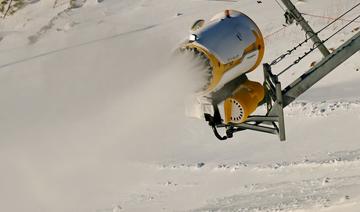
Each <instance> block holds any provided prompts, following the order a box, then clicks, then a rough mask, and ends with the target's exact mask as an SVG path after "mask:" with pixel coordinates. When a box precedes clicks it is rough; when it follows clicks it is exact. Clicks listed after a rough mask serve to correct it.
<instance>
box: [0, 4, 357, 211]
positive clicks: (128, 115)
mask: <svg viewBox="0 0 360 212" xmlns="http://www.w3.org/2000/svg"><path fill="white" fill-rule="evenodd" d="M59 2H60V3H59V4H57V5H56V6H55V7H54V1H52V0H41V1H33V3H32V4H29V5H27V6H26V7H25V8H23V9H21V10H19V11H18V12H17V13H15V14H14V15H13V16H8V17H7V18H6V19H5V20H2V21H1V23H0V30H1V32H0V37H1V39H0V40H1V41H0V103H1V104H0V105H1V110H0V170H1V178H0V179H1V181H0V199H1V204H0V210H1V211H19V212H20V211H29V212H36V211H52V212H67V211H76V212H81V211H86V212H88V211H98V212H108V211H109V212H110V211H116V212H118V211H280V210H285V211H359V210H360V131H359V130H358V126H359V122H360V95H359V93H360V87H359V83H358V82H359V81H360V71H359V68H360V60H359V53H357V54H355V55H354V56H353V57H352V58H351V59H350V60H349V61H347V62H346V63H344V64H343V65H341V66H340V67H339V68H338V69H337V70H336V71H334V72H333V73H331V74H330V75H329V76H327V77H326V78H325V79H324V80H322V81H321V82H319V83H318V84H317V85H316V86H315V87H314V88H312V89H310V90H309V91H308V92H307V93H305V94H304V95H303V96H301V98H300V99H299V100H298V101H296V102H295V103H294V104H292V105H290V106H289V107H288V108H287V109H286V111H285V113H286V119H285V121H286V127H287V142H285V143H281V142H279V141H278V138H277V137H276V136H271V135H265V134H258V133H254V132H243V133H240V134H237V135H236V136H235V137H234V139H232V140H229V141H228V142H219V141H218V140H216V139H215V138H214V137H213V135H212V131H211V129H209V127H208V126H207V125H206V123H204V122H203V121H201V120H195V119H189V118H186V117H185V116H184V99H186V97H187V95H188V94H189V93H190V92H192V91H193V90H194V89H196V87H197V86H199V83H198V81H199V76H198V73H196V71H198V70H196V68H194V66H195V64H196V61H195V62H194V61H189V62H187V63H185V62H184V61H181V60H180V61H179V60H178V59H176V58H174V57H173V56H172V53H173V51H174V49H176V47H177V46H178V44H179V43H180V42H181V41H183V39H184V38H186V37H187V33H188V30H189V26H190V25H191V24H192V23H193V21H194V20H196V19H199V18H205V19H208V18H210V17H211V16H212V15H214V14H216V13H217V12H219V11H222V10H224V9H228V8H231V9H236V10H239V11H242V12H244V13H246V14H247V15H249V16H250V17H251V18H253V19H254V21H255V22H256V23H257V24H258V25H259V27H260V28H261V30H262V31H263V34H264V35H265V36H266V47H267V49H266V55H265V58H264V61H265V62H269V61H271V60H272V59H274V58H275V57H277V56H278V55H280V54H281V53H283V52H284V51H285V50H287V49H288V48H291V47H293V46H294V45H296V44H297V43H298V42H300V41H302V40H303V39H304V38H305V37H304V33H303V32H301V31H300V28H299V27H298V26H296V25H291V26H288V27H283V25H282V24H283V22H284V20H283V16H282V13H283V12H282V10H281V8H279V7H278V5H277V4H276V2H275V1H270V0H266V1H265V0H264V1H262V3H257V1H254V0H239V1H215V0H214V1H210V0H209V1H206V0H184V1H176V0H121V1H119V0H104V1H102V2H101V3H98V1H95V0H88V1H86V2H85V4H84V5H83V6H82V7H80V8H76V9H68V5H67V4H61V1H59ZM294 2H295V1H294ZM356 3H358V1H357V0H316V1H315V0H307V1H299V2H296V5H297V6H298V7H299V9H300V10H301V11H302V12H305V13H307V14H311V15H316V16H322V18H319V17H315V16H308V17H307V18H308V20H309V22H310V24H311V25H313V26H314V28H315V29H320V28H321V27H322V26H323V25H325V24H327V23H329V22H330V19H327V18H326V17H336V16H338V15H340V14H341V13H342V12H344V11H346V10H347V9H348V8H350V7H352V6H353V5H355V4H356ZM359 13H360V8H358V9H355V10H354V11H353V12H351V13H349V14H348V15H347V16H346V17H344V19H352V18H354V17H356V16H357V15H358V14H359ZM345 23H347V22H346V21H345V20H344V21H340V22H338V23H337V24H336V25H335V26H333V27H331V28H329V29H328V30H327V31H325V32H323V33H321V35H320V36H322V37H323V38H325V37H327V36H329V35H330V34H331V33H332V32H334V31H335V30H336V29H339V27H341V26H342V25H343V24H345ZM358 26H359V22H356V23H354V24H352V25H351V26H350V27H349V28H347V29H346V30H344V31H343V32H342V33H341V34H339V35H338V36H336V37H334V38H333V39H332V40H330V41H329V43H328V44H327V46H328V47H329V48H336V47H337V46H339V45H340V44H341V43H342V41H343V40H346V39H347V38H349V37H351V36H352V35H353V34H354V33H355V32H356V28H357V27H358ZM310 46H311V44H308V45H307V46H304V47H303V49H302V50H300V51H299V52H297V53H295V54H293V55H291V56H289V57H288V58H287V60H286V61H285V62H284V63H282V64H279V65H278V66H276V69H278V70H279V71H280V70H281V68H283V67H285V66H286V64H288V63H290V62H292V61H293V60H294V59H296V58H297V57H298V56H300V55H301V54H303V52H304V51H305V50H306V49H308V48H309V47H310ZM319 60H320V54H319V53H315V54H314V55H312V56H311V57H309V58H308V59H306V60H305V61H304V62H303V63H301V64H299V65H298V66H296V67H295V68H293V69H292V71H291V72H289V73H288V74H284V76H283V77H282V80H283V81H284V84H286V83H289V82H291V80H293V79H295V78H296V77H297V76H299V75H300V74H301V73H303V72H304V71H306V70H307V69H308V68H309V67H310V64H311V63H312V62H313V61H319ZM261 74H262V72H261V68H259V69H258V70H257V71H255V72H253V73H252V74H251V75H250V78H251V79H257V80H259V81H261V80H262V78H261V77H262V76H261Z"/></svg>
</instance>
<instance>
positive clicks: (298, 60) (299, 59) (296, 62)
mask: <svg viewBox="0 0 360 212" xmlns="http://www.w3.org/2000/svg"><path fill="white" fill-rule="evenodd" d="M358 18H360V15H358V16H357V17H356V18H354V19H353V20H351V21H350V22H349V23H347V24H346V25H344V26H343V27H341V28H340V29H339V30H337V31H336V32H335V33H333V34H332V35H330V36H329V37H328V38H326V39H325V40H323V41H322V42H321V43H319V44H318V45H316V46H315V47H313V48H310V50H309V51H307V52H305V53H304V55H303V56H301V57H299V58H298V59H297V60H295V61H294V62H293V63H292V64H291V65H289V66H288V67H286V68H285V69H284V70H283V71H281V72H280V73H279V74H277V76H278V77H279V76H280V75H282V74H283V73H285V72H286V71H287V70H289V69H290V68H291V67H293V66H294V65H296V64H298V63H299V62H300V61H301V60H302V59H303V58H305V57H306V56H307V55H308V54H310V53H311V52H313V51H314V50H315V49H317V48H319V46H320V45H321V44H324V43H326V42H327V41H328V40H330V39H331V38H332V37H334V36H335V35H336V34H338V33H339V32H341V31H342V30H344V29H345V28H346V27H348V26H349V25H350V24H352V23H353V22H355V20H356V19H358Z"/></svg>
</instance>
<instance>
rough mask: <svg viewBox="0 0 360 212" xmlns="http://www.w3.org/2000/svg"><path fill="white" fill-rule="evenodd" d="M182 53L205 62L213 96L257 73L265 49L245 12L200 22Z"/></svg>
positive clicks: (207, 87)
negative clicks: (241, 78)
mask: <svg viewBox="0 0 360 212" xmlns="http://www.w3.org/2000/svg"><path fill="white" fill-rule="evenodd" d="M181 50H186V51H190V52H193V53H194V54H195V55H196V56H199V57H200V58H202V59H203V60H204V64H206V65H207V69H208V71H209V75H210V77H209V79H208V83H207V85H206V86H205V87H204V92H206V93H211V92H214V91H217V90H219V89H220V88H222V87H223V86H224V85H225V84H226V83H228V82H230V81H232V80H233V79H235V78H237V77H239V76H240V75H244V74H246V73H248V72H251V71H253V70H254V69H255V68H256V67H257V66H258V65H259V64H260V62H261V60H262V58H263V55H264V50H265V46H264V39H263V36H262V34H261V32H260V29H259V28H258V27H257V25H256V24H255V23H254V21H252V20H251V19H250V18H249V17H248V16H246V15H245V14H243V13H241V12H238V11H235V10H225V11H224V12H222V13H219V14H217V15H215V16H214V17H213V18H211V19H210V21H209V22H208V23H205V21H204V20H198V21H196V22H195V23H194V24H193V26H192V27H191V34H190V36H189V40H188V41H187V42H185V43H184V44H183V46H182V47H181Z"/></svg>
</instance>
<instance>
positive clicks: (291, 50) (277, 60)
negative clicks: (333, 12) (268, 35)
mask: <svg viewBox="0 0 360 212" xmlns="http://www.w3.org/2000/svg"><path fill="white" fill-rule="evenodd" d="M275 1H276V2H277V3H278V4H279V2H278V1H277V0H275ZM359 5H360V3H357V4H356V5H355V6H353V7H352V8H350V9H349V10H347V11H346V12H345V13H343V14H342V15H341V16H339V17H337V18H336V19H334V20H333V21H332V22H330V23H329V24H327V25H326V26H324V27H323V28H321V29H320V30H319V31H317V32H315V33H314V34H313V35H311V36H309V37H307V38H306V39H305V40H304V41H303V42H301V43H299V44H298V45H297V46H295V47H294V48H292V49H289V50H287V51H286V53H284V54H282V55H280V56H279V57H277V58H276V59H275V60H273V61H272V62H271V63H270V66H273V65H276V64H277V63H279V62H280V61H282V60H283V59H284V58H285V57H286V56H288V55H290V54H291V53H292V52H293V51H295V50H296V49H297V48H299V47H301V46H302V45H303V44H305V43H307V42H308V41H309V40H310V39H311V38H313V37H314V36H317V35H318V34H319V33H320V32H322V31H323V30H325V29H326V28H328V27H329V26H331V25H332V24H334V23H335V22H336V21H338V20H339V19H341V18H342V17H344V16H345V15H346V14H348V13H349V12H351V11H352V10H354V9H355V8H356V7H358V6H359ZM351 23H352V22H351ZM308 33H309V32H306V34H305V36H307V35H308ZM320 45H321V44H320ZM317 47H318V46H317Z"/></svg>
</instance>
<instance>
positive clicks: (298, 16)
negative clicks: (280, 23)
mask: <svg viewBox="0 0 360 212" xmlns="http://www.w3.org/2000/svg"><path fill="white" fill-rule="evenodd" d="M281 1H282V2H283V3H284V5H285V6H286V7H287V8H288V10H289V11H290V12H291V13H292V14H293V15H294V17H295V20H296V22H297V23H298V24H300V26H301V27H302V28H303V30H304V31H305V32H306V34H307V35H308V36H309V37H311V40H312V41H313V42H314V43H315V45H317V44H320V43H322V41H321V40H320V38H319V37H318V36H317V34H316V33H315V32H314V30H313V29H312V28H311V27H310V25H309V24H308V23H307V21H306V20H305V19H304V17H303V16H302V15H301V13H300V12H299V11H298V10H297V9H296V7H295V6H294V4H293V3H292V2H291V0H281ZM319 50H320V52H321V54H322V55H323V56H324V57H326V56H327V55H329V54H330V52H329V50H328V49H327V48H326V46H325V45H324V44H320V46H319Z"/></svg>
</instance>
